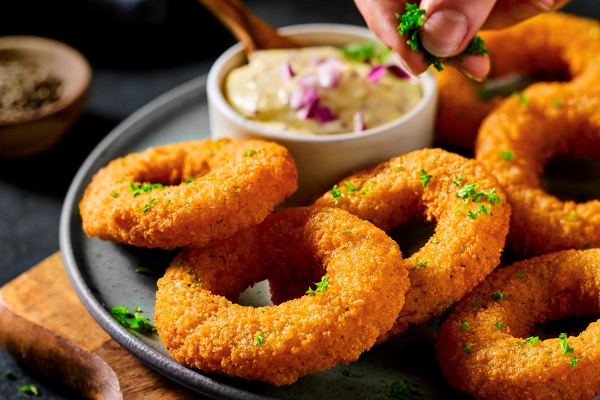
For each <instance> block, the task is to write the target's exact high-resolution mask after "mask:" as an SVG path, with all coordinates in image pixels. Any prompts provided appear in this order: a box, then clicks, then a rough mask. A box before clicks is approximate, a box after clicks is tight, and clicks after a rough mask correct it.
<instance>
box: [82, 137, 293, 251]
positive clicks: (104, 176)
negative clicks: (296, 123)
mask: <svg viewBox="0 0 600 400" xmlns="http://www.w3.org/2000/svg"><path fill="white" fill-rule="evenodd" d="M296 178H297V172H296V166H295V164H294V161H293V160H292V157H291V155H290V153H289V152H288V151H287V150H286V149H285V148H284V147H282V146H279V145H277V144H275V143H270V142H265V141H261V140H248V141H236V140H229V139H224V140H220V141H216V142H213V141H210V140H200V141H192V142H183V143H177V144H170V145H166V146H160V147H154V148H150V149H148V150H145V151H143V152H141V153H133V154H129V155H128V156H125V157H123V158H119V159H116V160H114V161H112V162H111V163H110V164H108V166H106V167H105V168H102V169H101V170H100V171H98V173H97V174H96V175H95V176H94V177H93V179H92V182H91V183H90V184H89V186H88V187H87V189H86V191H85V194H84V195H83V199H82V200H81V203H80V204H79V210H80V213H81V218H82V220H83V229H84V231H85V233H87V235H88V236H98V237H100V238H101V239H105V240H112V241H115V242H123V243H127V244H132V245H135V246H144V247H160V248H164V249H173V248H176V247H180V246H187V245H198V246H201V245H206V244H208V243H210V242H211V241H212V240H215V239H221V238H225V237H228V236H231V235H232V234H234V233H235V232H236V231H238V230H239V229H240V228H245V227H247V226H250V225H254V224H257V223H259V222H260V221H262V220H263V219H264V218H265V217H266V216H267V215H268V214H269V212H271V211H272V210H273V209H274V208H275V206H277V205H278V204H279V203H281V202H282V201H283V199H284V198H285V197H286V196H289V195H290V194H292V193H293V192H294V191H295V190H296V188H297V183H296ZM147 182H150V183H152V184H156V183H158V184H161V185H159V186H158V187H156V186H154V187H153V186H150V185H147V184H146V183H147ZM162 185H165V186H164V187H163V188H161V187H160V186H162Z"/></svg>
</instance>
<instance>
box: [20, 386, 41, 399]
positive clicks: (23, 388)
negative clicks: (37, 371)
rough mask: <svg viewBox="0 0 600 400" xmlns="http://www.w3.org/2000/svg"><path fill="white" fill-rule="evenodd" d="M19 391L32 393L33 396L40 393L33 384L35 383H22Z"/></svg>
mask: <svg viewBox="0 0 600 400" xmlns="http://www.w3.org/2000/svg"><path fill="white" fill-rule="evenodd" d="M19 391H21V392H23V393H27V394H32V395H34V396H39V395H40V391H39V390H38V388H37V386H35V385H23V386H21V387H20V388H19Z"/></svg>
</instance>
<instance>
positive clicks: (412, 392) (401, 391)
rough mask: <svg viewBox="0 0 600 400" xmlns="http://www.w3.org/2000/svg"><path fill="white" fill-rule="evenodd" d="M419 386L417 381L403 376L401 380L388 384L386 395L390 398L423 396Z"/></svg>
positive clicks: (401, 399)
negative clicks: (418, 388)
mask: <svg viewBox="0 0 600 400" xmlns="http://www.w3.org/2000/svg"><path fill="white" fill-rule="evenodd" d="M417 387H418V386H417V384H416V383H415V382H413V381H411V380H408V379H406V378H402V379H401V380H399V381H395V382H392V384H391V385H390V386H388V388H387V390H386V392H385V395H386V396H387V398H388V399H394V400H409V399H414V398H421V397H422V396H421V393H419V391H418V390H417Z"/></svg>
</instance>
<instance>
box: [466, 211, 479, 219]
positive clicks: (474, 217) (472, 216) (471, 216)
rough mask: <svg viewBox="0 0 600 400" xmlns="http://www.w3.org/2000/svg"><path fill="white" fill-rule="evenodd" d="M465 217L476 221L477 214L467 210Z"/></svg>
mask: <svg viewBox="0 0 600 400" xmlns="http://www.w3.org/2000/svg"><path fill="white" fill-rule="evenodd" d="M467 217H469V218H471V219H477V213H476V212H475V211H472V210H467Z"/></svg>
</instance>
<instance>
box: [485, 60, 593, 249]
mask: <svg viewBox="0 0 600 400" xmlns="http://www.w3.org/2000/svg"><path fill="white" fill-rule="evenodd" d="M598 66H599V68H597V69H596V70H595V72H594V73H592V71H591V70H590V71H588V73H587V75H588V78H590V80H589V81H588V82H590V84H589V85H588V87H583V86H585V85H584V83H583V82H580V83H581V85H582V87H579V86H577V87H576V86H575V85H571V86H570V87H569V89H568V90H567V89H565V88H561V85H560V84H548V83H544V84H536V85H533V86H530V87H529V88H528V89H527V90H526V91H525V92H524V93H523V95H524V96H527V97H526V99H527V101H526V104H524V103H523V102H522V101H521V100H520V99H518V98H514V97H513V98H511V99H508V100H507V101H505V102H504V103H502V105H501V106H500V107H499V108H498V109H496V110H495V111H494V112H493V113H492V114H490V115H489V116H488V117H487V118H486V120H485V121H484V123H483V125H482V126H481V129H480V133H479V136H478V137H477V144H476V150H475V155H476V158H477V159H478V160H480V161H481V162H483V163H484V164H485V166H486V167H487V168H488V169H489V170H490V172H492V173H493V174H494V175H495V176H496V178H498V181H499V182H500V184H501V185H502V186H503V188H504V190H505V192H506V196H507V197H508V201H509V203H510V204H511V206H512V211H513V212H512V218H511V222H510V232H509V234H508V238H507V247H508V248H509V249H511V250H512V251H514V252H515V253H517V254H518V255H519V256H520V257H522V258H527V257H530V256H536V255H541V254H548V253H552V252H556V251H560V250H567V249H576V250H581V249H584V248H587V247H600V201H599V200H591V201H588V202H585V203H576V202H574V201H561V200H560V199H558V198H556V197H554V196H552V195H550V194H548V193H546V192H545V191H544V190H543V189H542V187H541V185H540V178H539V176H540V174H542V172H543V171H544V166H545V164H546V163H547V162H548V161H549V160H550V159H551V158H552V157H553V156H555V155H565V154H571V155H583V156H588V157H590V158H592V159H596V160H600V83H599V82H600V59H599V60H598ZM592 76H593V79H592V78H591V77H592ZM593 82H595V84H593ZM556 98H558V99H560V104H558V105H555V104H553V101H554V99H556ZM507 152H509V153H510V155H511V157H508V159H507V157H506V153H507Z"/></svg>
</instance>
